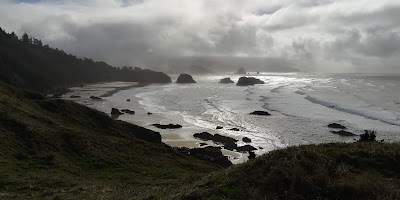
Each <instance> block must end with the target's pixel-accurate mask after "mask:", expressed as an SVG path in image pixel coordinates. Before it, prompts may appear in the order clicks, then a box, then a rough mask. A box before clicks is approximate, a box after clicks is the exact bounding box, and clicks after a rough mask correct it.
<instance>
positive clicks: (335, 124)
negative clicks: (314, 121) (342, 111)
mask: <svg viewBox="0 0 400 200" xmlns="http://www.w3.org/2000/svg"><path fill="white" fill-rule="evenodd" d="M328 127H329V128H336V129H347V128H346V127H345V126H343V125H341V124H338V123H330V124H329V125H328Z"/></svg>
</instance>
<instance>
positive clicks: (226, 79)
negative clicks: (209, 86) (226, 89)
mask: <svg viewBox="0 0 400 200" xmlns="http://www.w3.org/2000/svg"><path fill="white" fill-rule="evenodd" d="M219 83H222V84H229V83H235V82H233V81H232V80H231V78H229V77H228V78H223V79H221V80H220V81H219Z"/></svg>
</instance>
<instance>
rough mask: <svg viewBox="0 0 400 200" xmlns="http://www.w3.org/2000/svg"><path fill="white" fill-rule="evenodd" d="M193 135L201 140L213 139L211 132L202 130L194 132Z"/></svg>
mask: <svg viewBox="0 0 400 200" xmlns="http://www.w3.org/2000/svg"><path fill="white" fill-rule="evenodd" d="M193 137H195V138H198V139H201V140H205V141H207V140H213V139H214V136H213V135H212V134H211V133H207V132H202V133H195V134H194V135H193Z"/></svg>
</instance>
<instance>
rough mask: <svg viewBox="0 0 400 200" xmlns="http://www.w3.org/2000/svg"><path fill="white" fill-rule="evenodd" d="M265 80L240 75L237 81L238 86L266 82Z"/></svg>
mask: <svg viewBox="0 0 400 200" xmlns="http://www.w3.org/2000/svg"><path fill="white" fill-rule="evenodd" d="M264 83H265V82H264V81H262V80H260V79H257V78H254V77H240V78H239V81H238V82H237V83H236V85H237V86H249V85H255V84H264Z"/></svg>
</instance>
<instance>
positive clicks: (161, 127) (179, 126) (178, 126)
mask: <svg viewBox="0 0 400 200" xmlns="http://www.w3.org/2000/svg"><path fill="white" fill-rule="evenodd" d="M152 126H154V127H157V128H159V129H178V128H182V126H181V125H179V124H167V125H163V124H152Z"/></svg>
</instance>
